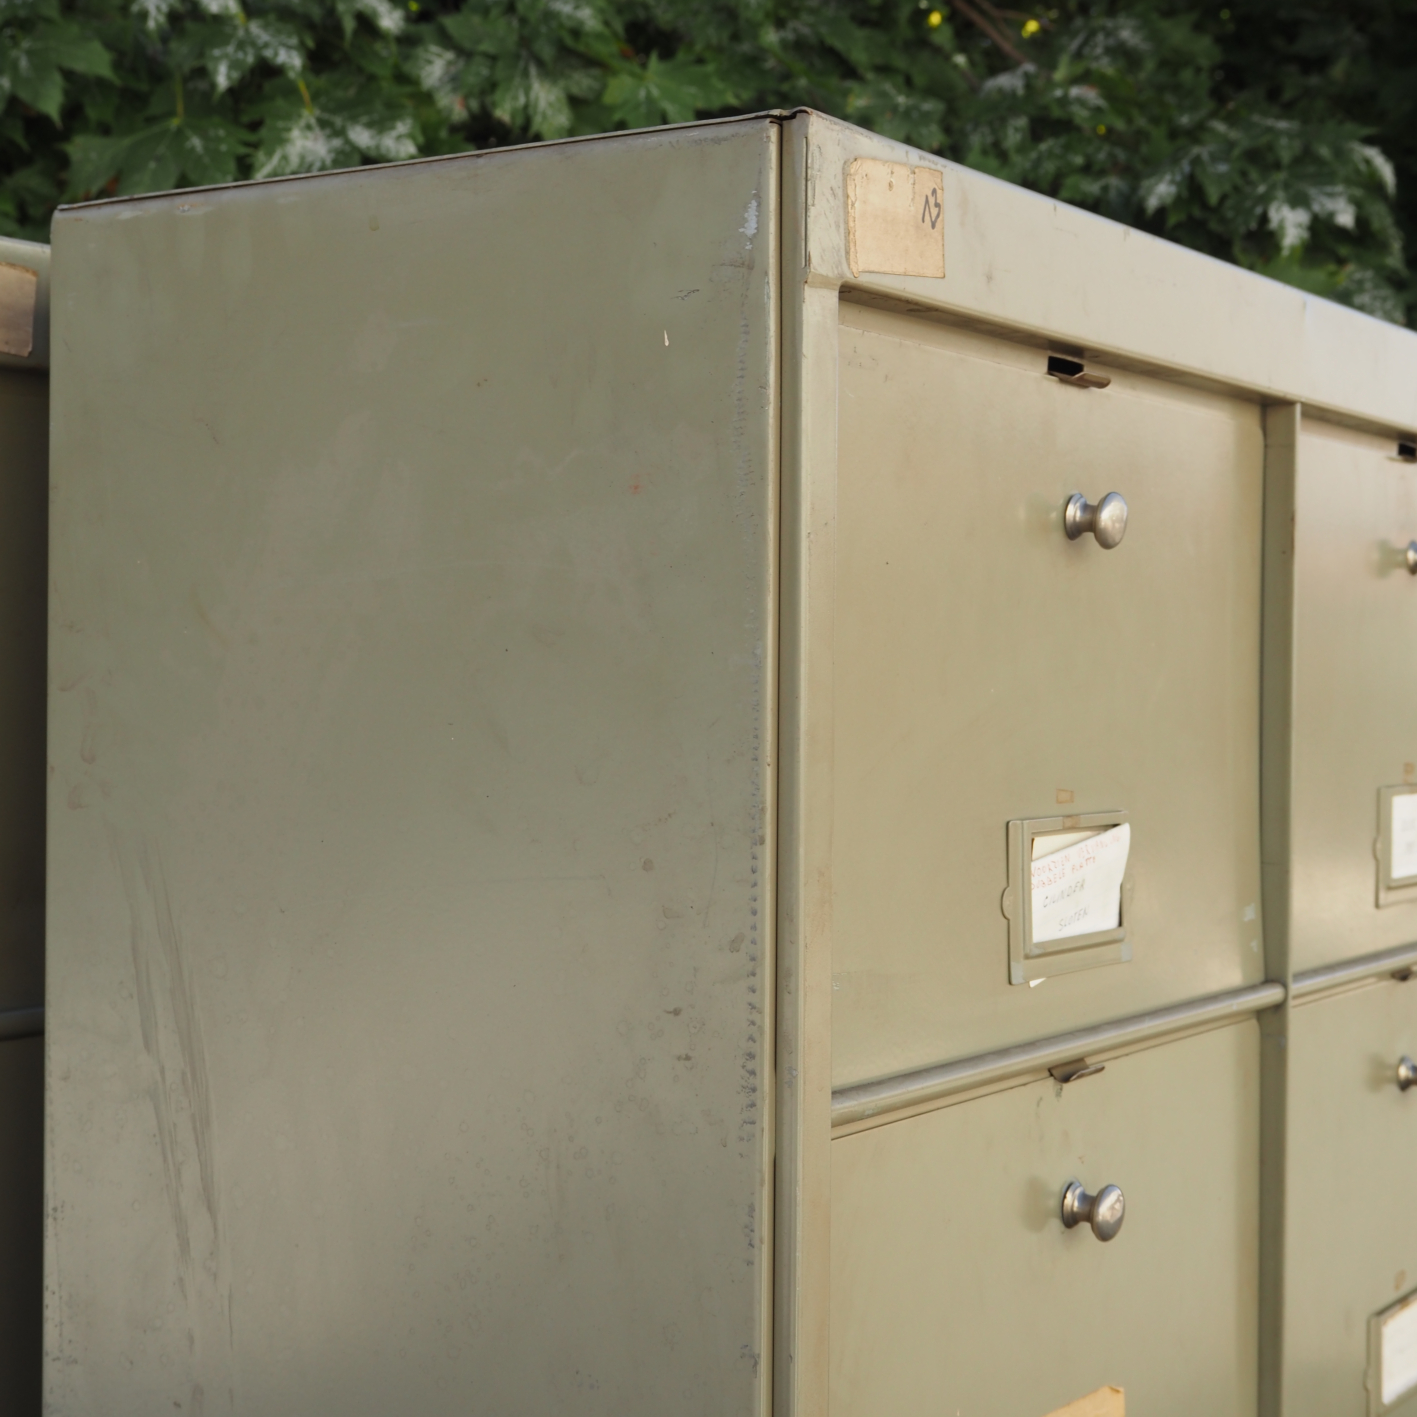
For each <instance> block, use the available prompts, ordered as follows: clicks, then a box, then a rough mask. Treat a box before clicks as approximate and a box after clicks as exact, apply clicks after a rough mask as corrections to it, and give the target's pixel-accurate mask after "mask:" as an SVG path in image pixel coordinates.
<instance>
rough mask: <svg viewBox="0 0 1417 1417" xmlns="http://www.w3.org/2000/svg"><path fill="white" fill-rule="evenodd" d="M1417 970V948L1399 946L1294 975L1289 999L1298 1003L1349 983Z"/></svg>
mask: <svg viewBox="0 0 1417 1417" xmlns="http://www.w3.org/2000/svg"><path fill="white" fill-rule="evenodd" d="M1414 969H1417V945H1398V946H1397V948H1396V949H1391V950H1382V951H1380V952H1379V953H1378V954H1371V955H1363V956H1362V957H1361V958H1359V959H1346V960H1344V961H1343V962H1342V963H1341V964H1325V965H1322V966H1321V967H1320V968H1318V969H1306V970H1304V971H1303V972H1302V973H1299V974H1296V975H1295V976H1294V982H1293V984H1292V986H1291V987H1290V991H1289V997H1290V998H1291V999H1292V1000H1293V1001H1294V1002H1295V1003H1296V1004H1297V1003H1298V1002H1299V1001H1300V1000H1301V999H1312V998H1314V997H1316V996H1317V995H1319V994H1329V993H1333V992H1334V991H1335V990H1338V989H1344V988H1347V987H1348V986H1349V985H1350V984H1361V983H1363V982H1364V981H1365V980H1367V979H1376V978H1377V977H1378V976H1379V975H1383V974H1402V975H1405V974H1408V973H1409V972H1410V971H1412V970H1414Z"/></svg>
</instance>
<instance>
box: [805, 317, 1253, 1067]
mask: <svg viewBox="0 0 1417 1417" xmlns="http://www.w3.org/2000/svg"><path fill="white" fill-rule="evenodd" d="M1046 364H1047V356H1046V352H1044V351H1040V350H1039V349H1037V348H1028V347H1024V346H1018V345H1012V344H1009V343H1006V342H1004V341H1002V340H997V339H990V338H986V337H984V336H981V335H975V334H970V333H965V332H963V331H958V330H953V329H950V328H948V327H945V326H942V325H939V324H931V323H928V322H926V321H924V320H921V319H917V318H913V317H907V316H903V315H896V314H890V313H886V312H882V311H876V310H871V309H867V308H864V307H857V306H850V305H847V306H843V314H842V325H841V328H840V381H841V417H840V469H841V470H840V476H839V485H838V490H837V582H836V584H837V589H836V612H835V613H836V637H835V650H834V653H835V675H836V678H835V685H836V709H835V713H836V720H835V724H836V727H835V768H836V774H837V776H836V785H835V816H834V866H833V872H834V903H835V915H834V926H833V931H834V933H833V972H834V979H833V985H834V988H833V995H832V1007H833V1017H832V1031H833V1085H834V1086H838V1087H840V1086H844V1085H849V1084H851V1083H854V1082H858V1081H862V1080H865V1079H869V1078H875V1077H880V1076H884V1075H887V1074H891V1073H895V1072H900V1071H905V1070H907V1069H910V1068H913V1067H919V1066H922V1065H926V1064H929V1063H932V1062H936V1061H939V1060H941V1059H943V1058H949V1057H959V1056H963V1055H966V1054H970V1053H974V1052H979V1051H984V1050H986V1049H989V1048H993V1047H998V1046H1002V1045H1005V1044H1008V1043H1013V1042H1019V1041H1022V1040H1025V1039H1028V1038H1034V1037H1038V1036H1041V1035H1044V1034H1048V1033H1054V1032H1061V1031H1063V1030H1065V1029H1068V1028H1071V1027H1075V1026H1078V1025H1080V1024H1083V1023H1089V1022H1095V1021H1098V1020H1101V1019H1105V1018H1115V1017H1121V1016H1124V1015H1126V1014H1129V1013H1135V1012H1140V1011H1142V1010H1144V1009H1147V1008H1151V1007H1154V1006H1156V1005H1159V1004H1163V1003H1171V1002H1177V1001H1180V1000H1183V999H1187V998H1192V997H1196V996H1199V995H1203V994H1207V993H1212V992H1217V991H1220V990H1223V989H1228V988H1232V987H1238V986H1241V985H1244V984H1247V983H1252V982H1254V981H1256V980H1258V979H1259V978H1260V977H1262V961H1261V944H1260V940H1261V931H1260V922H1259V918H1258V911H1259V899H1260V895H1259V827H1258V780H1259V770H1258V738H1257V724H1258V692H1259V635H1260V600H1259V597H1260V551H1261V548H1260V537H1261V525H1260V521H1261V503H1262V472H1263V467H1262V465H1263V453H1264V449H1263V431H1262V428H1261V421H1260V416H1259V413H1258V410H1257V408H1256V406H1255V405H1253V404H1250V403H1246V402H1243V401H1241V400H1237V399H1228V398H1221V397H1218V396H1213V395H1209V394H1202V393H1198V392H1196V391H1194V390H1190V389H1186V388H1182V387H1179V386H1173V385H1169V384H1167V383H1165V382H1163V381H1161V380H1157V379H1151V378H1146V377H1143V376H1140V375H1137V374H1132V373H1127V372H1124V371H1120V370H1115V369H1109V370H1107V371H1106V373H1107V374H1108V375H1109V376H1110V378H1111V384H1110V386H1109V387H1107V388H1105V389H1082V388H1078V387H1075V386H1069V385H1066V384H1064V383H1062V382H1060V381H1059V380H1058V379H1056V378H1050V377H1048V375H1047V374H1046V372H1045V369H1046ZM1087 368H1088V370H1092V369H1093V368H1094V366H1093V365H1092V364H1088V365H1087ZM1113 491H1116V492H1119V493H1121V494H1122V495H1123V496H1124V498H1125V499H1126V501H1127V503H1128V507H1129V516H1128V520H1127V523H1126V526H1125V534H1124V536H1123V538H1122V540H1121V542H1120V544H1118V545H1116V546H1115V547H1112V548H1110V549H1104V547H1103V546H1102V545H1101V544H1100V543H1099V541H1098V540H1097V538H1096V537H1095V536H1094V535H1088V534H1084V535H1082V536H1080V537H1078V538H1077V539H1075V540H1073V539H1070V538H1069V537H1068V535H1067V534H1066V530H1065V525H1064V515H1063V514H1064V506H1065V504H1066V503H1067V501H1068V500H1069V496H1070V494H1072V493H1074V492H1079V493H1082V494H1084V496H1085V497H1086V498H1088V499H1091V500H1092V501H1093V502H1097V501H1098V500H1100V499H1101V498H1102V496H1103V494H1105V493H1108V492H1113ZM1088 814H1098V815H1097V817H1096V818H1095V822H1096V824H1097V829H1099V830H1100V829H1101V828H1102V827H1105V826H1107V825H1109V824H1112V823H1114V822H1123V821H1124V822H1125V824H1126V827H1127V830H1128V831H1129V832H1130V837H1131V851H1130V860H1129V863H1128V865H1127V884H1126V886H1125V887H1124V890H1123V900H1122V908H1123V912H1124V921H1123V923H1124V925H1125V932H1124V933H1125V936H1126V940H1125V946H1126V949H1125V952H1126V954H1129V955H1130V956H1131V958H1130V961H1129V962H1125V963H1123V962H1117V963H1109V964H1107V965H1105V967H1097V968H1089V969H1087V970H1086V971H1085V972H1078V973H1066V974H1059V975H1058V977H1047V978H1043V979H1041V980H1035V981H1033V983H1031V984H1030V983H1029V981H1028V980H1027V979H1026V978H1024V979H1020V980H1019V981H1018V982H1015V983H1011V982H1010V979H1011V974H1010V969H1011V965H1012V964H1016V963H1017V959H1016V958H1015V956H1014V955H1012V954H1011V948H1012V946H1011V939H1010V929H1011V927H1010V922H1009V921H1008V920H1007V919H1006V918H1005V915H1004V911H1003V909H1002V907H1001V898H1002V896H1003V895H1004V892H1005V889H1006V887H1008V886H1009V884H1010V880H1009V869H1008V859H1009V850H1010V848H1009V844H1008V843H1009V823H1010V822H1017V821H1023V820H1033V819H1054V823H1055V825H1056V826H1059V827H1062V826H1067V825H1069V824H1076V823H1077V822H1079V821H1080V822H1081V824H1082V825H1083V826H1084V827H1085V826H1087V825H1088V822H1089V816H1088ZM1108 814H1111V815H1108ZM1114 901H1115V896H1114ZM1114 909H1115V905H1114ZM1014 913H1015V915H1017V912H1016V911H1015V912H1014ZM1108 923H1115V921H1112V922H1104V924H1108ZM1099 938H1100V936H1099ZM1063 943H1064V944H1066V943H1067V942H1063ZM1120 953H1121V952H1120V951H1114V953H1113V954H1112V955H1111V956H1110V958H1111V959H1113V960H1116V959H1118V956H1119V954H1120ZM1065 962H1066V961H1065Z"/></svg>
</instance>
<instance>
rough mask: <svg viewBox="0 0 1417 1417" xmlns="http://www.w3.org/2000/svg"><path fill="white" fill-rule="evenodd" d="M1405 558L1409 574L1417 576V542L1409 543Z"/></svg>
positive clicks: (1404, 554) (1404, 553)
mask: <svg viewBox="0 0 1417 1417" xmlns="http://www.w3.org/2000/svg"><path fill="white" fill-rule="evenodd" d="M1403 558H1404V560H1406V562H1407V572H1408V574H1409V575H1413V576H1417V541H1409V542H1408V543H1407V550H1406V551H1405V552H1403Z"/></svg>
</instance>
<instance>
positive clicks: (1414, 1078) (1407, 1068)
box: [1397, 1054, 1417, 1092]
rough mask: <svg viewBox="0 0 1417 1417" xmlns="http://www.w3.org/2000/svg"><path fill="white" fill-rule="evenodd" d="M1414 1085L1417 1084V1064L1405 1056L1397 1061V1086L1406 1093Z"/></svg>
mask: <svg viewBox="0 0 1417 1417" xmlns="http://www.w3.org/2000/svg"><path fill="white" fill-rule="evenodd" d="M1413 1083H1417V1063H1414V1062H1413V1061H1412V1059H1411V1058H1409V1057H1407V1055H1406V1054H1404V1055H1403V1056H1402V1057H1401V1058H1399V1059H1398V1060H1397V1085H1398V1087H1399V1088H1400V1089H1401V1090H1402V1091H1403V1092H1406V1091H1407V1089H1408V1088H1409V1087H1411V1086H1412V1084H1413Z"/></svg>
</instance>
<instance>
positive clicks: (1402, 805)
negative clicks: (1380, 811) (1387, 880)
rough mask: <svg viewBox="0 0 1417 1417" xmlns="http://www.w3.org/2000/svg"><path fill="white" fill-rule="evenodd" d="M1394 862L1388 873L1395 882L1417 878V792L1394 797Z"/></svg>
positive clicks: (1402, 793) (1390, 863)
mask: <svg viewBox="0 0 1417 1417" xmlns="http://www.w3.org/2000/svg"><path fill="white" fill-rule="evenodd" d="M1391 810H1392V823H1391V825H1392V860H1391V861H1390V862H1389V863H1388V872H1389V874H1390V875H1391V877H1392V879H1393V880H1394V881H1402V880H1407V879H1409V878H1410V877H1412V876H1417V792H1399V793H1396V794H1395V795H1394V796H1393V799H1392V803H1391Z"/></svg>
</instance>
